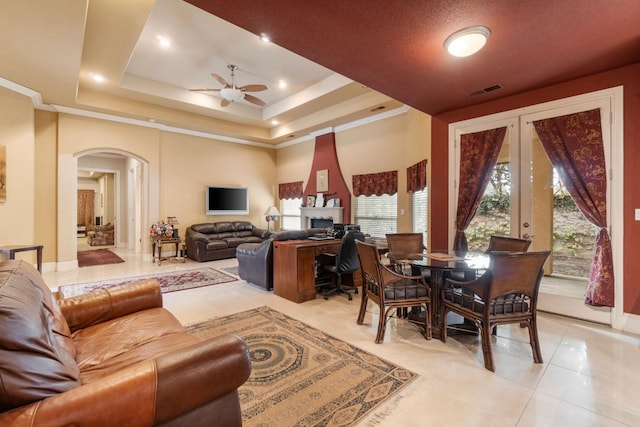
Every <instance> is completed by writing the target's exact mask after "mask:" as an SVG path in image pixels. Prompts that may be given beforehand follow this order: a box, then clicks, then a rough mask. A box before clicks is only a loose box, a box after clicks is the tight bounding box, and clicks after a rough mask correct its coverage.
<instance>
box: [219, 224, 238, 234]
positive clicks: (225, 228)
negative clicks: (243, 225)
mask: <svg viewBox="0 0 640 427" xmlns="http://www.w3.org/2000/svg"><path fill="white" fill-rule="evenodd" d="M216 230H217V232H218V233H232V232H234V231H236V229H235V227H234V226H233V223H232V222H216Z"/></svg>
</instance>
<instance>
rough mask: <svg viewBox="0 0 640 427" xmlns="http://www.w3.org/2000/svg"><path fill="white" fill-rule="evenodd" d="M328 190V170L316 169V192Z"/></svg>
mask: <svg viewBox="0 0 640 427" xmlns="http://www.w3.org/2000/svg"><path fill="white" fill-rule="evenodd" d="M324 191H329V170H328V169H322V170H319V171H316V192H318V193H322V192H324Z"/></svg>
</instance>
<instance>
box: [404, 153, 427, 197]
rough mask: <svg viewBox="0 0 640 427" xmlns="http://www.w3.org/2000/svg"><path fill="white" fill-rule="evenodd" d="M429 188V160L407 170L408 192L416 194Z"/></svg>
mask: <svg viewBox="0 0 640 427" xmlns="http://www.w3.org/2000/svg"><path fill="white" fill-rule="evenodd" d="M425 188H427V160H426V159H425V160H421V161H419V162H418V163H416V164H415V165H412V166H409V167H408V168H407V192H408V193H415V192H416V191H422V190H424V189H425Z"/></svg>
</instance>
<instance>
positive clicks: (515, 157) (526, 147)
mask: <svg viewBox="0 0 640 427" xmlns="http://www.w3.org/2000/svg"><path fill="white" fill-rule="evenodd" d="M596 98H597V97H596ZM536 107H539V108H535V107H531V108H527V109H521V110H518V111H512V112H507V113H501V114H497V115H492V116H487V117H482V118H478V119H474V120H468V121H465V122H459V123H455V124H452V125H451V128H450V148H451V150H450V152H451V153H453V155H452V156H450V169H449V170H450V173H452V180H450V182H453V183H454V185H453V186H452V188H451V190H450V197H449V201H450V206H449V212H450V224H454V226H453V227H452V229H451V230H450V234H449V241H450V242H453V234H454V232H455V215H456V211H457V197H458V188H457V182H458V177H459V176H460V170H459V167H460V164H459V163H460V162H459V158H460V139H461V136H462V135H464V134H466V133H472V132H479V131H483V130H489V129H495V128H499V127H504V126H506V127H507V132H506V135H505V140H504V142H503V145H502V149H501V151H500V154H499V157H498V167H497V168H496V174H495V176H494V177H493V178H492V180H491V182H490V184H489V186H488V187H487V190H486V192H485V198H487V199H488V200H489V201H490V202H489V203H484V204H481V209H479V210H478V212H477V213H476V217H475V218H474V220H473V221H472V223H471V224H470V226H469V230H470V231H469V232H468V233H466V234H467V239H468V240H469V243H470V244H469V247H470V250H472V249H475V250H483V248H486V243H484V242H483V241H482V239H485V238H486V234H487V230H488V229H491V228H490V227H494V228H493V229H491V230H493V231H492V232H495V234H502V235H510V236H512V237H521V238H528V239H531V240H532V245H531V248H530V250H545V249H551V251H552V254H551V256H550V257H549V260H548V261H547V264H546V265H545V277H544V279H543V284H542V286H541V290H540V296H539V301H538V308H539V309H540V310H543V311H548V312H553V313H557V314H562V315H567V316H571V317H576V318H581V319H585V320H590V321H596V322H599V323H605V324H611V322H612V319H611V310H610V309H609V308H594V307H591V306H586V305H585V304H584V289H585V288H586V285H587V278H588V270H589V266H590V256H589V255H588V254H587V256H586V263H587V265H586V266H583V267H582V270H581V272H580V271H578V272H576V269H575V268H572V267H576V265H572V264H577V261H576V258H575V257H573V258H571V257H569V258H570V259H568V260H567V259H566V257H564V256H561V255H564V253H562V251H561V250H560V249H559V246H560V245H559V242H560V240H562V239H569V238H570V237H571V236H568V235H569V234H570V233H572V232H573V231H567V229H560V230H559V229H558V226H559V225H558V224H560V223H562V222H563V221H564V222H566V219H563V218H561V217H560V214H559V213H558V211H557V210H556V209H554V199H555V200H558V198H557V196H558V194H557V191H558V188H559V185H560V184H561V183H559V182H558V179H557V178H554V176H557V175H555V174H554V171H553V167H552V165H551V162H550V160H549V158H548V156H547V154H546V153H545V150H544V148H543V147H542V144H541V143H540V141H539V139H538V137H537V134H536V132H535V129H534V128H533V124H532V123H533V121H535V120H541V119H545V118H550V117H557V116H563V115H567V114H572V113H578V112H581V111H586V110H592V109H595V108H599V109H600V113H601V121H602V128H603V144H604V150H605V158H606V163H607V168H608V169H610V168H611V166H610V147H611V139H612V125H611V120H610V118H611V117H612V102H611V99H610V98H608V97H601V98H598V99H583V100H576V99H572V100H570V101H567V102H557V103H549V104H545V105H542V106H536ZM609 187H610V184H609ZM608 194H611V191H608ZM504 200H506V201H504ZM607 205H608V207H609V209H608V211H609V221H610V222H611V218H612V215H611V212H612V209H611V207H612V203H611V199H610V198H609V200H608V203H607ZM578 215H579V216H580V217H581V214H580V213H579V212H578ZM476 220H477V223H476V222H474V221H476ZM584 221H586V220H584ZM573 222H578V221H577V220H576V221H572V223H571V224H569V225H570V227H573V228H571V230H573V229H575V225H576V224H574V223H573ZM589 226H590V224H588V223H586V228H587V229H588V227H589ZM474 227H476V228H474ZM582 227H583V228H584V227H585V225H584V224H582ZM477 230H483V231H484V234H483V233H480V232H478V231H477ZM554 230H555V232H554ZM594 230H595V227H594ZM594 233H595V231H594ZM594 236H595V234H594ZM474 239H476V241H475V245H476V246H477V247H473V244H474ZM587 240H588V239H587ZM585 243H586V244H587V245H588V244H591V245H592V244H593V242H588V241H587V242H585ZM583 252H588V248H587V250H586V251H584V250H583ZM583 261H585V260H583ZM566 267H569V268H568V269H567V268H566ZM578 270H579V269H578ZM567 271H569V274H566V272H567ZM585 271H586V273H585ZM616 288H618V286H616Z"/></svg>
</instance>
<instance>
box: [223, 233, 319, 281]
mask: <svg viewBox="0 0 640 427" xmlns="http://www.w3.org/2000/svg"><path fill="white" fill-rule="evenodd" d="M326 231H327V229H326V228H308V229H306V230H291V231H279V232H277V233H272V234H271V236H270V237H269V239H268V240H266V241H264V242H262V243H243V244H241V245H239V246H238V248H237V250H236V258H238V276H240V278H241V279H242V280H244V281H246V282H249V283H253V284H254V285H258V286H260V287H263V288H265V289H266V290H267V291H270V290H271V289H273V241H274V240H276V241H277V240H303V239H308V238H309V237H311V236H314V235H316V234H323V233H325V232H326Z"/></svg>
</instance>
